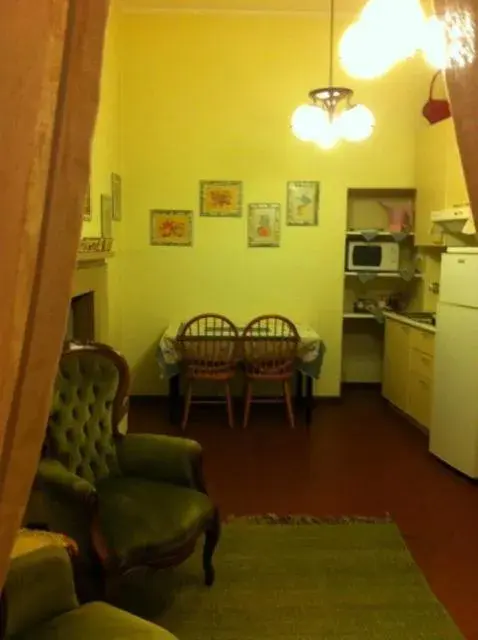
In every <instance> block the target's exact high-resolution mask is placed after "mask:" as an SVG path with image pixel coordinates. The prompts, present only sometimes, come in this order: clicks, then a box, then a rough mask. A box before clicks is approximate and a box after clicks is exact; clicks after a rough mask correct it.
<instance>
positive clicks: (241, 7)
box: [119, 0, 366, 14]
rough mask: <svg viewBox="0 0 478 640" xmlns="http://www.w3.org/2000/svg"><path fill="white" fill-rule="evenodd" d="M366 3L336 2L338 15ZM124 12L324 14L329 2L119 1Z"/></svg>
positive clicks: (346, 0)
mask: <svg viewBox="0 0 478 640" xmlns="http://www.w3.org/2000/svg"><path fill="white" fill-rule="evenodd" d="M365 3H366V0H335V10H336V12H337V13H347V14H356V13H358V12H359V11H360V10H361V9H362V7H363V6H364V5H365ZM119 6H120V7H121V8H122V9H123V10H125V11H141V12H142V11H181V12H188V11H194V12H196V11H197V12H202V11H204V12H208V11H217V12H258V13H264V12H267V13H321V12H328V11H329V10H330V0H119Z"/></svg>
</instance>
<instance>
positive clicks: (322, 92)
mask: <svg viewBox="0 0 478 640" xmlns="http://www.w3.org/2000/svg"><path fill="white" fill-rule="evenodd" d="M329 26H330V32H329V37H330V42H329V84H328V86H326V87H324V86H322V87H319V88H318V89H311V90H310V91H309V94H308V95H309V99H310V101H311V104H303V105H301V106H299V107H297V109H296V110H295V111H294V113H293V115H292V121H291V126H292V131H293V133H294V135H295V136H296V137H297V138H299V140H303V141H308V142H314V143H315V144H317V145H318V146H319V147H321V148H322V149H331V148H332V147H333V146H335V145H336V144H337V142H339V140H348V141H350V142H360V141H361V140H365V139H366V138H368V137H369V136H370V135H371V134H372V131H373V128H374V126H375V118H374V117H373V113H372V112H371V111H370V109H368V108H367V107H366V106H364V105H362V104H358V105H357V104H355V105H354V104H351V102H350V99H351V98H352V96H353V91H352V89H350V88H349V87H336V86H334V84H333V80H334V78H333V76H334V44H335V41H334V38H335V0H330V25H329ZM340 106H342V108H340Z"/></svg>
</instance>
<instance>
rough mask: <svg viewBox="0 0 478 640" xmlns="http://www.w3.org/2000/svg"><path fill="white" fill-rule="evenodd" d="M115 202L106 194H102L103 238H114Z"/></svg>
mask: <svg viewBox="0 0 478 640" xmlns="http://www.w3.org/2000/svg"><path fill="white" fill-rule="evenodd" d="M112 220H113V200H112V198H111V196H109V195H107V194H106V193H102V194H101V235H102V236H103V238H112V237H113V227H112Z"/></svg>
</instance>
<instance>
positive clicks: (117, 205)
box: [111, 173, 122, 220]
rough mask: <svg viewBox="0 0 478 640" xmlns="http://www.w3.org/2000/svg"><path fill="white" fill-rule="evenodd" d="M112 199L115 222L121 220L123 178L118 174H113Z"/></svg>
mask: <svg viewBox="0 0 478 640" xmlns="http://www.w3.org/2000/svg"><path fill="white" fill-rule="evenodd" d="M111 197H112V198H113V211H112V218H113V220H121V215H122V212H121V176H120V175H118V174H117V173H112V174H111Z"/></svg>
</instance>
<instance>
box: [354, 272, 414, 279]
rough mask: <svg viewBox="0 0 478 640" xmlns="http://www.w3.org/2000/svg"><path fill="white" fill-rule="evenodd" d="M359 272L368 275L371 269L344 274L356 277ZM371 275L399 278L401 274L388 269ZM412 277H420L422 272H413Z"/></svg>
mask: <svg viewBox="0 0 478 640" xmlns="http://www.w3.org/2000/svg"><path fill="white" fill-rule="evenodd" d="M361 273H363V274H367V275H368V274H369V273H370V274H372V273H373V272H372V271H346V272H345V275H346V276H355V277H357V276H358V275H359V274H361ZM373 277H374V278H401V277H402V276H401V275H400V274H399V273H397V272H395V271H390V272H388V271H379V272H378V273H374V274H373ZM413 277H414V278H421V277H422V274H421V273H415V274H414V276H413Z"/></svg>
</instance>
